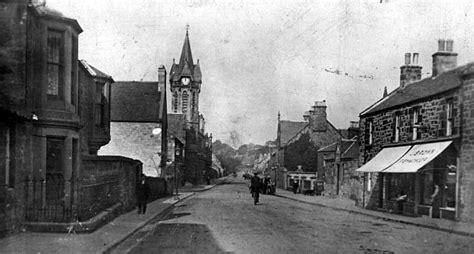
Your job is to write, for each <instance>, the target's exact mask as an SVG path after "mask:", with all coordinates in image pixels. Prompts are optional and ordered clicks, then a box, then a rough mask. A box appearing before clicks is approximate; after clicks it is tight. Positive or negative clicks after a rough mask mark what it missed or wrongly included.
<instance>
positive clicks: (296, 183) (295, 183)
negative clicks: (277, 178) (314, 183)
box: [293, 179, 299, 194]
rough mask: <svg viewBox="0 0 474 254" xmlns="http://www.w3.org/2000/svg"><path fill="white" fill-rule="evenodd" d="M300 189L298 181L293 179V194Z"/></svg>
mask: <svg viewBox="0 0 474 254" xmlns="http://www.w3.org/2000/svg"><path fill="white" fill-rule="evenodd" d="M298 187H299V183H298V179H293V193H295V194H296V193H297V192H298Z"/></svg>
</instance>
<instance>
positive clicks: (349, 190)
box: [318, 122, 363, 200]
mask: <svg viewBox="0 0 474 254" xmlns="http://www.w3.org/2000/svg"><path fill="white" fill-rule="evenodd" d="M358 131H359V126H358V122H351V127H350V128H349V130H348V132H349V133H351V134H350V135H349V136H350V137H352V138H351V139H344V138H343V139H341V140H339V141H336V142H334V143H332V144H330V145H328V146H326V147H323V148H321V149H319V150H318V159H319V160H322V161H323V168H322V172H323V173H322V174H323V177H322V180H323V181H324V193H325V194H327V195H341V196H344V197H348V198H351V199H354V200H359V198H360V197H362V192H361V191H362V188H363V183H362V182H361V180H362V179H361V177H360V176H361V173H358V172H355V170H356V169H357V168H359V139H358Z"/></svg>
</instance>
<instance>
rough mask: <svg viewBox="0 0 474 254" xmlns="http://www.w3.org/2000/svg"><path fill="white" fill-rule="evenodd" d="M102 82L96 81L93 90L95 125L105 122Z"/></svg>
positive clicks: (103, 85) (102, 124) (101, 124)
mask: <svg viewBox="0 0 474 254" xmlns="http://www.w3.org/2000/svg"><path fill="white" fill-rule="evenodd" d="M104 87H105V84H104V83H100V82H97V83H96V90H95V105H96V106H95V125H96V126H104V123H105V95H104Z"/></svg>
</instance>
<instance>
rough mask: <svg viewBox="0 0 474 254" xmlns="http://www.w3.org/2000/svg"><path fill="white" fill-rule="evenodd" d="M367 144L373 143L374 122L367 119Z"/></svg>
mask: <svg viewBox="0 0 474 254" xmlns="http://www.w3.org/2000/svg"><path fill="white" fill-rule="evenodd" d="M368 131H369V143H368V144H369V145H372V144H373V143H374V123H373V122H372V120H370V121H369V130H368Z"/></svg>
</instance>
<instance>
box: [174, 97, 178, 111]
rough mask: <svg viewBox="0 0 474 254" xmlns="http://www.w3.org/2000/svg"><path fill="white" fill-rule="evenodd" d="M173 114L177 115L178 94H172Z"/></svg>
mask: <svg viewBox="0 0 474 254" xmlns="http://www.w3.org/2000/svg"><path fill="white" fill-rule="evenodd" d="M173 112H174V113H178V92H174V93H173Z"/></svg>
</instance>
